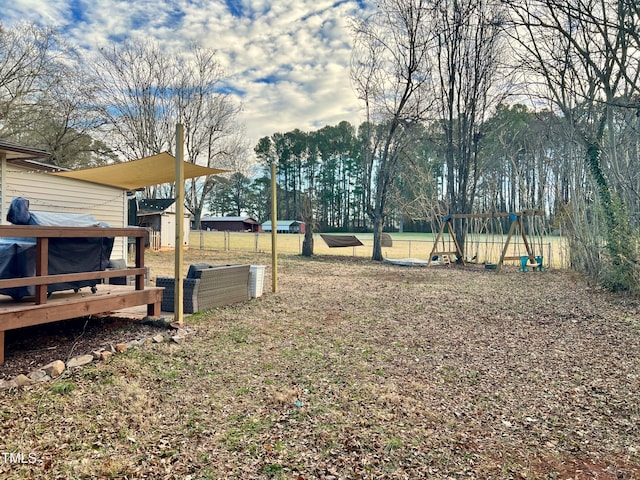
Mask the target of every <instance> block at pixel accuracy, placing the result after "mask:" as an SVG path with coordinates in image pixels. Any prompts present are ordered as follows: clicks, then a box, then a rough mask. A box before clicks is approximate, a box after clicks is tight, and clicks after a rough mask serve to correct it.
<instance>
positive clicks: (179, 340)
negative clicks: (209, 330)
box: [171, 335, 184, 343]
mask: <svg viewBox="0 0 640 480" xmlns="http://www.w3.org/2000/svg"><path fill="white" fill-rule="evenodd" d="M171 340H172V341H173V342H175V343H182V342H184V337H183V336H182V335H174V336H173V337H171Z"/></svg>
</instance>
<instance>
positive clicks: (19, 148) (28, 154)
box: [0, 140, 51, 160]
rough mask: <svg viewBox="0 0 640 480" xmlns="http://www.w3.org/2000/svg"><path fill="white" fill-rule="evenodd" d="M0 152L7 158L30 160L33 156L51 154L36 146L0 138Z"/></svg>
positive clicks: (47, 155) (48, 155)
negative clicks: (27, 145) (32, 146)
mask: <svg viewBox="0 0 640 480" xmlns="http://www.w3.org/2000/svg"><path fill="white" fill-rule="evenodd" d="M0 154H2V155H5V158H6V159H7V160H17V159H22V160H27V159H29V160H31V159H35V158H48V157H50V156H51V154H50V153H49V152H45V151H44V150H39V149H37V148H30V147H25V146H24V145H18V144H17V143H13V142H9V141H7V140H0Z"/></svg>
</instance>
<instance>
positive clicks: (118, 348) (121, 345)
mask: <svg viewBox="0 0 640 480" xmlns="http://www.w3.org/2000/svg"><path fill="white" fill-rule="evenodd" d="M126 351H127V344H126V343H118V344H117V345H116V352H118V353H124V352H126Z"/></svg>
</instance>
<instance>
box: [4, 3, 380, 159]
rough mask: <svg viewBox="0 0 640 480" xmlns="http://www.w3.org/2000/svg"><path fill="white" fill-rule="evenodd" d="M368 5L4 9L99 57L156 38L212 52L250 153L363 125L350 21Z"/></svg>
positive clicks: (7, 16) (171, 46)
mask: <svg viewBox="0 0 640 480" xmlns="http://www.w3.org/2000/svg"><path fill="white" fill-rule="evenodd" d="M369 1H370V0H11V1H7V2H5V4H4V5H3V7H2V9H1V10H0V22H2V24H4V25H5V26H7V27H10V26H11V25H13V24H15V23H16V22H19V21H27V22H33V23H36V24H38V25H41V26H47V27H55V28H56V29H58V30H59V31H60V32H61V33H62V34H63V36H64V37H65V38H66V39H67V41H68V42H70V43H71V44H72V45H75V46H78V47H81V48H84V49H89V50H92V49H96V48H98V47H100V46H104V45H106V44H109V43H110V42H114V41H115V42H118V41H122V40H124V39H127V38H132V39H138V38H151V39H155V40H156V41H157V42H158V43H159V44H160V45H161V46H163V47H164V48H166V49H168V50H172V51H173V50H180V49H182V48H185V49H186V47H187V46H188V45H189V44H190V43H193V42H195V43H196V44H198V45H200V46H202V47H206V48H212V49H215V50H216V51H217V53H218V61H219V62H220V63H221V65H222V67H223V68H224V70H225V72H226V74H227V75H228V89H229V91H230V92H232V93H233V95H234V96H236V97H237V99H238V100H239V101H240V102H241V103H242V106H243V110H242V113H241V117H240V121H241V123H243V124H244V125H245V128H246V134H247V139H248V141H249V144H250V145H251V146H252V147H253V146H255V144H256V143H257V141H258V140H259V139H260V138H261V137H264V136H269V135H271V134H273V133H275V132H286V131H290V130H293V129H295V128H299V129H301V130H305V131H310V130H315V129H319V128H322V127H323V126H325V125H335V124H337V123H339V122H341V121H342V120H347V121H349V122H352V123H354V124H357V123H359V122H360V121H362V112H361V108H362V107H361V104H360V103H359V102H358V101H357V99H356V98H355V95H354V93H353V90H352V87H351V80H350V77H349V61H350V55H351V34H350V32H349V27H348V22H349V18H351V17H353V16H359V15H363V14H364V13H365V12H366V9H367V5H368V2H369Z"/></svg>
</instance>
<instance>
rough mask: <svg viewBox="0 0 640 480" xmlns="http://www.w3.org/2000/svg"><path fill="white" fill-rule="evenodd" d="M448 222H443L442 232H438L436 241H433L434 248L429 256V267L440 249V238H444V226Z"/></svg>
mask: <svg viewBox="0 0 640 480" xmlns="http://www.w3.org/2000/svg"><path fill="white" fill-rule="evenodd" d="M447 222H448V220H447V221H444V222H442V225H441V226H440V230H438V234H437V235H436V239H435V240H434V241H433V248H432V249H431V253H430V254H429V258H428V259H427V260H428V263H427V266H429V265H431V259H432V258H433V254H434V253H436V250H437V249H438V242H439V241H440V237H442V234H443V233H444V226H445V225H446V224H447Z"/></svg>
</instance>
